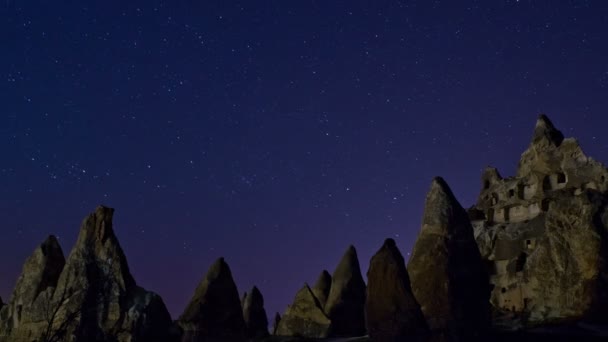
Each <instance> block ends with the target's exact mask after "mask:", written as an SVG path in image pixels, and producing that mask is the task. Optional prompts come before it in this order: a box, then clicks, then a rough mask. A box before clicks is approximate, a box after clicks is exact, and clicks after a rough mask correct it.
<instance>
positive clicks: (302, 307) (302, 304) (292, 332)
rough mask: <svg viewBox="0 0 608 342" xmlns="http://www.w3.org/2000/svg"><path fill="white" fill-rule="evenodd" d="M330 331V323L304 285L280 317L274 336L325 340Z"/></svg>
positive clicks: (308, 288) (306, 285)
mask: <svg viewBox="0 0 608 342" xmlns="http://www.w3.org/2000/svg"><path fill="white" fill-rule="evenodd" d="M330 329H331V321H330V320H329V318H328V317H327V316H326V315H325V312H323V309H322V308H321V306H320V305H319V301H318V300H317V299H316V298H315V296H314V294H313V293H312V290H311V289H310V287H308V284H305V285H304V287H303V288H302V289H301V290H300V291H298V293H297V294H296V298H295V299H294V301H293V303H292V304H291V305H289V306H288V307H287V310H286V311H285V314H283V316H282V317H281V319H280V321H279V325H278V328H277V329H276V333H275V335H279V336H296V337H307V338H325V337H327V336H328V335H329V333H330Z"/></svg>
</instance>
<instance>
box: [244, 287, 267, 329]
mask: <svg viewBox="0 0 608 342" xmlns="http://www.w3.org/2000/svg"><path fill="white" fill-rule="evenodd" d="M243 317H244V319H245V335H246V336H247V337H249V338H260V337H265V336H267V335H268V317H267V316H266V310H265V309H264V297H263V296H262V293H261V292H260V290H258V288H257V287H255V286H254V287H253V288H252V289H251V291H250V292H249V294H247V295H246V296H245V299H244V301H243Z"/></svg>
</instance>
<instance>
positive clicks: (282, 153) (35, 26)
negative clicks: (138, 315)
mask: <svg viewBox="0 0 608 342" xmlns="http://www.w3.org/2000/svg"><path fill="white" fill-rule="evenodd" d="M177 3H179V4H177ZM328 3H329V4H328ZM490 6H492V7H490ZM0 8H1V9H0V16H1V18H2V20H1V23H2V24H1V25H2V26H0V42H1V43H2V47H1V52H0V64H1V65H2V76H3V77H2V78H1V79H0V100H1V107H0V108H1V109H0V142H1V146H2V157H1V159H0V193H1V196H0V218H1V221H0V222H1V223H0V241H1V246H2V247H1V248H0V275H1V276H0V296H2V297H3V299H5V300H8V298H9V296H10V293H11V291H12V288H13V286H14V284H15V281H16V279H17V276H18V274H19V273H20V271H21V267H22V264H23V262H24V260H25V258H26V257H27V256H29V255H30V254H31V252H32V251H33V249H34V248H35V246H36V245H37V244H39V243H40V242H42V241H43V240H44V238H45V237H46V236H47V235H48V234H56V235H57V236H58V237H59V238H60V242H61V244H62V247H63V249H64V253H66V255H67V254H68V253H69V251H70V249H71V247H72V245H73V243H74V242H75V240H76V237H77V234H78V230H79V226H80V222H81V221H82V219H83V218H84V216H85V215H87V214H88V213H90V212H91V211H93V210H94V208H95V207H96V206H97V205H98V204H104V205H107V206H110V207H113V208H116V212H115V215H114V227H115V231H116V234H117V236H118V238H119V240H120V242H121V245H122V247H123V249H124V251H125V253H126V255H127V259H128V261H129V265H130V268H131V271H132V273H133V275H134V277H135V279H136V281H137V282H138V284H140V285H141V286H143V287H145V288H146V289H149V290H153V291H155V292H158V293H159V294H161V295H162V297H163V298H164V300H165V302H166V304H167V306H168V308H169V309H170V311H171V313H172V315H173V317H174V318H177V316H178V315H179V314H180V313H181V312H182V310H183V308H184V307H185V305H186V302H187V301H188V300H189V299H190V297H191V295H192V294H193V291H194V288H195V287H196V286H197V284H198V282H199V281H200V280H201V278H202V277H203V276H204V274H205V273H206V271H207V269H208V267H209V266H210V265H211V263H212V262H213V261H214V260H215V259H216V258H218V257H220V256H224V257H225V258H226V261H227V262H228V263H229V265H230V266H231V268H232V272H233V275H234V277H235V280H236V282H237V285H238V288H239V291H240V292H241V293H242V292H243V291H247V290H249V289H250V288H251V286H253V285H254V284H255V285H257V286H258V287H259V288H260V290H261V291H262V293H263V294H264V295H265V299H266V308H267V311H268V314H269V316H272V315H273V314H274V312H275V311H280V312H281V313H282V312H283V311H284V310H285V307H286V305H287V304H288V303H290V302H291V300H292V299H293V296H294V295H295V293H296V291H297V290H298V289H299V288H300V287H301V286H302V285H303V283H304V282H310V283H313V282H314V281H315V279H316V277H317V275H318V274H319V273H320V271H321V270H322V269H324V268H326V269H328V270H329V271H330V272H332V271H333V269H334V268H335V266H336V264H337V263H338V261H339V259H340V257H341V255H342V254H343V253H344V251H345V250H346V248H347V246H348V245H349V244H354V245H355V246H356V247H357V250H358V253H359V258H360V261H361V267H362V272H363V274H365V272H366V271H367V267H368V263H369V259H370V257H371V255H372V254H373V253H375V252H376V251H377V249H378V248H379V247H380V246H381V244H382V241H383V240H384V239H385V238H387V237H392V238H394V239H395V240H396V241H397V244H398V245H399V247H400V248H401V250H402V252H403V254H404V255H405V256H406V259H407V253H408V251H409V250H410V249H411V248H412V246H413V243H414V240H415V238H416V235H417V232H418V230H419V228H420V221H421V217H422V211H423V205H424V197H425V194H426V191H427V190H428V188H429V186H430V182H431V180H432V178H433V176H437V175H440V176H443V177H444V178H445V179H446V181H447V182H448V183H449V185H450V186H451V187H452V189H453V191H454V193H455V195H456V196H457V197H458V199H459V200H460V202H461V203H462V205H463V206H465V207H469V206H470V205H472V204H473V203H474V202H475V199H476V197H477V194H478V191H479V189H480V187H481V182H480V176H481V170H482V169H483V168H484V167H485V166H486V165H493V166H496V167H498V168H499V170H500V171H501V173H502V174H503V175H505V176H509V175H513V174H514V171H515V168H516V165H517V161H518V160H519V156H520V154H521V152H523V150H524V149H525V148H526V146H527V145H528V143H529V141H530V138H531V135H532V132H533V129H534V123H535V121H536V117H537V116H538V114H539V113H546V114H547V115H548V116H549V117H550V118H551V119H552V121H553V122H554V124H555V125H556V126H557V127H558V128H559V129H561V130H562V131H563V132H564V134H565V135H566V136H574V137H577V138H578V139H579V141H580V143H581V145H582V147H583V149H584V150H585V152H586V153H587V154H588V155H590V156H593V157H594V158H595V159H597V160H599V161H602V162H604V163H607V162H608V136H606V134H605V132H606V123H608V2H606V1H599V0H598V1H524V0H521V1H504V2H502V1H474V2H468V3H467V2H465V1H427V0H424V1H422V0H421V1H415V2H410V1H391V2H389V1H369V2H367V1H320V0H319V1H278V0H277V1H240V2H234V1H196V2H194V1H170V2H169V1H167V2H160V1H150V0H147V1H141V2H137V1H128V2H127V1H110V2H106V1H103V2H102V1H95V2H90V1H59V2H57V1H22V0H6V1H5V2H4V3H2V4H1V5H0Z"/></svg>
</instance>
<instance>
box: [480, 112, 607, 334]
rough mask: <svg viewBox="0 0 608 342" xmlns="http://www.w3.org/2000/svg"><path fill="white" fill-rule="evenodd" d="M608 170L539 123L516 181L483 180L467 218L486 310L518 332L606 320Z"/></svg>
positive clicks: (486, 176)
mask: <svg viewBox="0 0 608 342" xmlns="http://www.w3.org/2000/svg"><path fill="white" fill-rule="evenodd" d="M607 180H608V170H606V168H605V167H604V166H603V165H602V164H600V163H599V162H597V161H595V160H593V159H591V158H589V157H587V156H585V154H584V153H583V151H582V150H581V148H580V146H579V145H578V143H577V142H576V140H574V139H572V138H566V139H564V136H563V134H562V133H561V132H559V131H558V130H557V129H556V128H555V127H554V125H553V124H552V123H551V121H550V120H549V119H548V118H547V117H546V116H544V115H541V116H540V117H539V118H538V120H537V122H536V126H535V128H534V134H533V137H532V141H531V143H530V145H529V147H528V148H527V150H526V151H524V152H523V154H522V156H521V159H520V161H519V165H518V170H517V175H516V176H515V177H511V178H502V177H501V176H500V174H499V173H498V171H497V170H496V169H494V168H487V169H486V170H485V171H484V173H483V175H482V190H481V193H480V195H479V198H478V201H477V205H476V206H475V207H474V208H472V210H471V211H470V212H472V211H473V210H474V211H476V212H477V213H482V215H476V217H475V218H472V222H473V226H474V229H475V236H476V239H477V243H478V245H479V250H480V252H481V254H482V257H483V258H484V259H485V260H486V264H487V268H488V271H489V273H490V282H491V283H492V285H493V286H494V289H493V291H492V295H491V303H492V305H493V306H494V307H495V308H497V309H498V310H500V311H502V312H505V313H509V314H510V315H514V316H515V317H516V318H517V320H515V321H511V322H509V321H507V322H505V321H497V322H495V323H496V324H501V325H503V324H504V325H507V326H509V327H518V326H522V325H526V324H540V323H547V322H550V321H559V320H564V319H568V320H569V319H579V318H591V317H592V316H593V317H606V309H601V308H608V299H607V298H606V297H607V295H608V285H607V284H608V260H606V256H607V254H606V253H607V248H606V243H607V240H606V229H607V227H608V220H607V215H608V213H607V210H606V203H607V199H608V196H607V195H606V191H607V190H608V182H607Z"/></svg>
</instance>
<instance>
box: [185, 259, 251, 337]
mask: <svg viewBox="0 0 608 342" xmlns="http://www.w3.org/2000/svg"><path fill="white" fill-rule="evenodd" d="M179 325H180V326H181V328H182V329H183V331H184V337H183V341H202V340H209V339H217V340H218V341H220V340H221V341H230V340H242V339H244V338H245V321H244V319H243V310H242V308H241V301H240V299H239V293H238V291H237V288H236V285H235V284H234V280H233V279H232V272H231V271H230V267H229V266H228V264H227V263H226V262H225V261H224V258H219V259H218V260H217V261H215V263H213V265H212V266H211V267H210V268H209V271H208V272H207V275H206V276H205V278H204V279H203V280H202V281H201V282H200V284H199V285H198V287H197V288H196V290H195V291H194V295H193V296H192V299H191V300H190V302H189V303H188V305H187V306H186V309H185V310H184V313H183V314H182V315H181V316H180V318H179Z"/></svg>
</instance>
